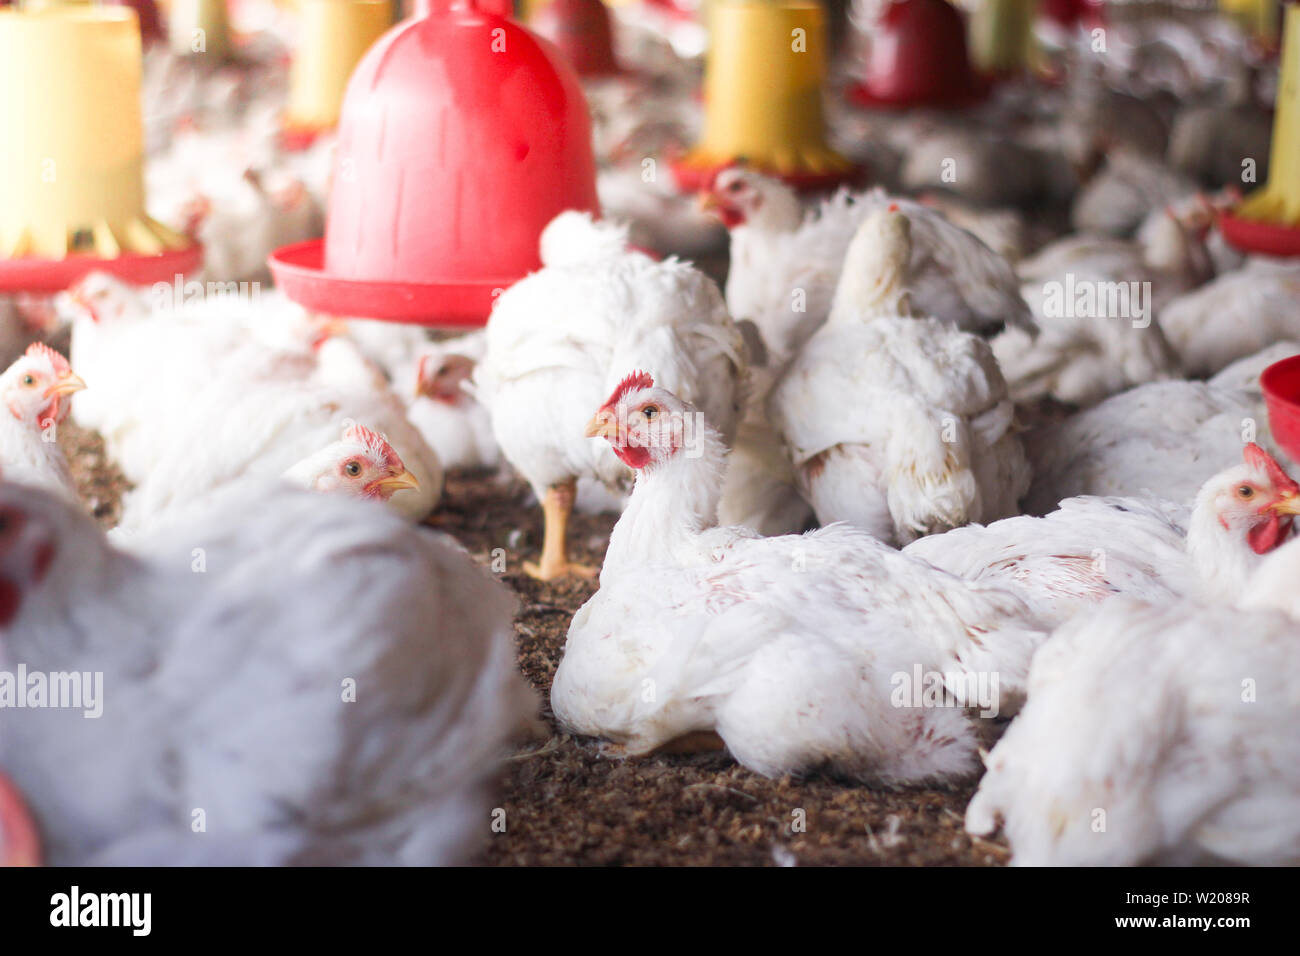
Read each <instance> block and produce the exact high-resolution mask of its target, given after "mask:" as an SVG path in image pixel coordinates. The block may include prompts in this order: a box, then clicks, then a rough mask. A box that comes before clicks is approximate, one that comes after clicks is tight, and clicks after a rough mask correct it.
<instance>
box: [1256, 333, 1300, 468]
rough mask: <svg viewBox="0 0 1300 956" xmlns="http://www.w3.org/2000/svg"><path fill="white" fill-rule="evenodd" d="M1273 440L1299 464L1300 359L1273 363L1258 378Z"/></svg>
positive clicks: (1294, 358) (1297, 356) (1286, 359)
mask: <svg viewBox="0 0 1300 956" xmlns="http://www.w3.org/2000/svg"><path fill="white" fill-rule="evenodd" d="M1259 386H1260V388H1261V389H1262V390H1263V392H1264V407H1265V408H1267V409H1268V424H1269V428H1270V429H1272V432H1273V439H1274V440H1275V441H1276V442H1277V443H1278V445H1279V446H1281V448H1282V450H1283V451H1285V452H1286V453H1287V454H1288V455H1290V456H1291V458H1292V459H1294V460H1295V461H1300V355H1293V356H1291V357H1290V358H1285V359H1283V360H1282V361H1280V362H1274V363H1273V364H1272V365H1270V366H1269V367H1268V368H1266V369H1264V371H1263V372H1262V373H1261V374H1260V376H1259Z"/></svg>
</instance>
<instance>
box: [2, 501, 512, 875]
mask: <svg viewBox="0 0 1300 956" xmlns="http://www.w3.org/2000/svg"><path fill="white" fill-rule="evenodd" d="M0 591H3V593H4V594H5V595H6V596H7V597H6V599H5V601H4V602H3V607H2V609H0V610H2V613H3V620H0V655H2V656H3V659H4V661H5V662H6V665H7V666H10V667H16V666H18V665H20V664H21V665H24V666H25V667H26V668H27V669H28V670H29V671H30V672H54V671H78V672H90V673H102V674H103V687H104V688H106V694H107V700H106V701H104V702H103V712H102V715H101V716H99V717H98V718H97V719H93V720H87V719H84V717H83V715H82V711H81V710H77V709H67V708H63V709H59V708H37V709H22V710H13V711H12V712H10V713H9V714H8V715H7V716H6V720H5V723H4V728H3V732H2V733H0V767H3V769H4V772H5V773H6V774H7V775H8V776H9V777H10V778H11V779H12V780H13V781H14V782H15V783H16V784H17V786H18V788H19V789H20V790H21V791H22V793H23V794H24V795H25V797H26V799H27V802H28V804H29V806H30V807H31V809H32V812H33V813H34V815H35V817H36V819H37V821H38V824H39V827H40V831H41V835H42V839H43V843H44V846H45V851H46V855H47V860H48V862H50V863H53V864H80V865H88V864H104V865H178V864H209V865H212V864H225V865H272V864H276V865H278V864H335V865H337V864H390V865H391V864H418V865H429V864H440V863H441V864H446V863H456V862H461V861H463V860H464V859H465V858H466V856H467V854H468V853H470V852H472V851H473V849H474V847H475V845H476V843H477V838H478V836H479V835H482V834H486V833H487V832H488V810H489V808H490V806H491V804H490V803H489V802H488V799H489V793H490V791H491V788H492V786H493V777H494V773H495V769H496V767H497V761H498V760H499V757H500V755H501V752H502V748H503V747H504V746H505V745H506V744H507V742H508V741H509V740H510V738H511V737H512V736H514V735H515V734H516V733H517V732H519V731H520V730H521V729H523V728H524V727H526V726H527V724H528V722H529V721H530V720H531V718H532V715H533V713H534V711H535V707H536V701H535V698H534V695H533V694H532V692H531V691H530V690H529V689H528V688H527V686H526V685H525V683H524V682H523V680H522V679H521V678H520V677H519V675H518V673H517V672H516V671H515V668H514V662H513V658H514V651H513V641H512V639H511V625H510V621H511V617H512V615H513V613H514V601H513V599H512V598H511V597H510V596H509V595H508V594H507V593H506V592H505V590H504V589H503V588H502V587H501V586H500V585H499V584H497V583H496V582H495V581H493V580H491V579H490V576H489V575H488V574H487V573H486V572H484V571H482V570H480V569H479V568H477V567H475V566H474V565H473V563H472V562H471V561H470V560H469V558H468V557H467V556H466V555H465V553H464V552H463V551H462V550H461V549H460V548H459V547H457V546H456V545H454V544H452V543H450V542H448V541H447V540H445V539H443V538H441V537H440V536H436V535H434V534H432V533H431V532H427V531H419V530H416V529H413V528H410V527H409V526H408V525H407V524H405V522H403V521H402V520H401V519H399V518H398V517H396V516H394V515H391V514H389V513H387V512H386V511H385V510H384V509H383V508H380V507H378V506H377V505H374V504H370V503H365V502H357V501H353V500H350V499H346V498H341V497H336V496H331V495H325V496H321V495H310V494H307V493H305V492H302V491H299V490H296V489H287V488H276V487H273V486H262V487H257V488H254V487H246V488H243V489H238V490H236V491H235V492H234V493H227V494H225V495H224V496H218V498H216V499H214V500H211V501H209V502H207V503H205V504H204V505H202V506H201V507H197V508H195V509H192V510H191V511H189V512H188V513H187V514H186V515H185V516H184V517H183V518H181V519H179V520H178V521H177V522H176V523H175V524H172V525H170V526H168V527H167V528H165V529H163V530H162V531H160V532H159V533H157V534H155V535H152V536H141V537H138V538H135V539H133V541H132V546H131V552H130V553H127V552H123V551H119V550H117V549H115V548H114V547H113V546H111V545H109V544H108V543H107V542H106V541H105V539H104V535H103V533H102V532H101V531H99V530H98V529H97V528H96V527H95V526H94V524H93V523H92V522H91V520H90V519H89V518H88V517H86V516H85V515H84V514H82V513H80V512H79V510H78V509H76V508H74V507H72V506H70V505H69V504H67V503H65V502H63V501H61V500H58V499H56V498H55V497H53V496H51V495H49V494H48V493H46V492H43V491H39V490H35V489H29V488H24V487H22V486H19V485H13V484H4V485H2V486H0ZM199 810H201V811H202V813H203V819H204V824H205V826H204V827H203V828H195V827H194V826H193V825H192V824H193V820H194V819H195V814H196V812H198V811H199Z"/></svg>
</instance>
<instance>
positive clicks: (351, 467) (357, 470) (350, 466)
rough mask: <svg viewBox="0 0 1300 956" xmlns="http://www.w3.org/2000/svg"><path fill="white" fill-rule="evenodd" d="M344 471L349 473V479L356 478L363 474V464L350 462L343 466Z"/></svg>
mask: <svg viewBox="0 0 1300 956" xmlns="http://www.w3.org/2000/svg"><path fill="white" fill-rule="evenodd" d="M343 470H344V471H345V472H347V474H348V477H349V478H355V477H357V475H359V474H361V462H359V461H350V462H348V463H347V464H346V465H344V466H343Z"/></svg>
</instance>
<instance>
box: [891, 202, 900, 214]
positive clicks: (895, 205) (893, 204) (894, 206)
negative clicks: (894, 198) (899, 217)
mask: <svg viewBox="0 0 1300 956" xmlns="http://www.w3.org/2000/svg"><path fill="white" fill-rule="evenodd" d="M889 212H898V203H896V202H891V203H890V204H889Z"/></svg>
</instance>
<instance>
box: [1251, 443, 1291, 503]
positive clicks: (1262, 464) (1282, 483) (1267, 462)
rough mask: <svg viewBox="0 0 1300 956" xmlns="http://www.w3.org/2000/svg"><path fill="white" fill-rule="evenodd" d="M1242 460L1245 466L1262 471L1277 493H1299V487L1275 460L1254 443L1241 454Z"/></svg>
mask: <svg viewBox="0 0 1300 956" xmlns="http://www.w3.org/2000/svg"><path fill="white" fill-rule="evenodd" d="M1242 458H1244V459H1245V460H1246V464H1248V465H1253V466H1254V467H1256V468H1262V469H1264V473H1265V474H1266V475H1268V480H1269V481H1270V482H1271V483H1272V485H1273V486H1274V487H1275V488H1276V489H1277V490H1278V491H1290V492H1295V493H1300V485H1298V484H1296V483H1295V481H1294V480H1293V479H1292V478H1291V476H1290V475H1288V474H1287V473H1286V472H1285V471H1283V470H1282V466H1281V465H1279V464H1278V463H1277V459H1276V458H1274V457H1273V456H1272V455H1270V454H1269V453H1268V452H1266V451H1265V450H1264V449H1262V448H1260V447H1259V446H1258V445H1256V444H1255V443H1254V442H1250V443H1248V444H1247V445H1246V447H1245V449H1244V450H1243V452H1242Z"/></svg>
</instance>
